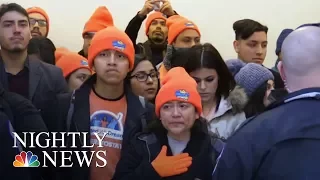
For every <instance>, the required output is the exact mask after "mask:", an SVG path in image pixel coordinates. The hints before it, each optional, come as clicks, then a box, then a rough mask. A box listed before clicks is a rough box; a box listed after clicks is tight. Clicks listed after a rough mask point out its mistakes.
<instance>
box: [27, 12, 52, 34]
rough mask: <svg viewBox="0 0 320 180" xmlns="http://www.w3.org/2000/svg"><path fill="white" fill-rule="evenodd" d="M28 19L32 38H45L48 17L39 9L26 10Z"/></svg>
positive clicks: (47, 30) (47, 29)
mask: <svg viewBox="0 0 320 180" xmlns="http://www.w3.org/2000/svg"><path fill="white" fill-rule="evenodd" d="M27 12H28V15H29V18H30V29H31V35H32V37H39V36H42V37H47V36H48V33H49V16H48V14H47V13H46V12H45V11H44V10H43V9H41V8H40V7H31V8H28V9H27Z"/></svg>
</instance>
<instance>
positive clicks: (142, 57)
mask: <svg viewBox="0 0 320 180" xmlns="http://www.w3.org/2000/svg"><path fill="white" fill-rule="evenodd" d="M142 61H149V62H150V63H151V64H152V67H153V69H154V70H155V71H158V69H157V67H156V66H155V65H154V64H153V63H152V62H151V61H150V60H149V59H148V58H147V57H146V56H145V55H144V54H136V55H135V58H134V64H133V68H132V70H131V71H130V72H129V73H128V74H127V77H126V78H125V83H126V84H127V85H128V87H130V89H131V83H130V79H131V76H132V72H133V71H134V70H135V69H136V67H137V66H138V65H139V64H140V63H141V62H142ZM159 89H160V80H159V77H158V87H157V94H158V91H159ZM154 101H155V98H154V99H153V100H152V101H151V103H153V104H154Z"/></svg>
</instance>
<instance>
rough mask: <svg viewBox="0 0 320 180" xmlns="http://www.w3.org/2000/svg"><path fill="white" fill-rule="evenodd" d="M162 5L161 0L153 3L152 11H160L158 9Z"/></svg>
mask: <svg viewBox="0 0 320 180" xmlns="http://www.w3.org/2000/svg"><path fill="white" fill-rule="evenodd" d="M162 4H163V2H162V1H161V0H160V1H156V2H154V5H153V10H155V11H160V8H161V6H162Z"/></svg>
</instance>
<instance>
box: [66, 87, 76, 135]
mask: <svg viewBox="0 0 320 180" xmlns="http://www.w3.org/2000/svg"><path fill="white" fill-rule="evenodd" d="M75 92H76V91H75V90H73V92H72V95H71V99H70V106H69V110H68V115H67V121H66V132H67V133H68V132H69V131H70V126H71V122H72V116H73V112H74V102H75V100H76V95H75Z"/></svg>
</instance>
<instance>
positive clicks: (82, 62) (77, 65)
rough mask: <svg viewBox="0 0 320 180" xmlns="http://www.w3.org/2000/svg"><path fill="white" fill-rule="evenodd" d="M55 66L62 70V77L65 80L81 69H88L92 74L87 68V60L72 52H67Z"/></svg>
mask: <svg viewBox="0 0 320 180" xmlns="http://www.w3.org/2000/svg"><path fill="white" fill-rule="evenodd" d="M56 66H58V67H59V68H61V69H62V73H63V77H65V78H66V77H68V76H69V75H70V74H72V73H73V72H74V71H76V70H78V69H82V68H84V69H88V70H89V71H90V72H92V71H91V69H90V68H89V65H88V61H87V59H86V58H85V57H83V56H81V55H79V54H77V53H74V52H68V53H65V54H64V55H63V56H61V57H60V59H59V60H58V62H57V63H56Z"/></svg>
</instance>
